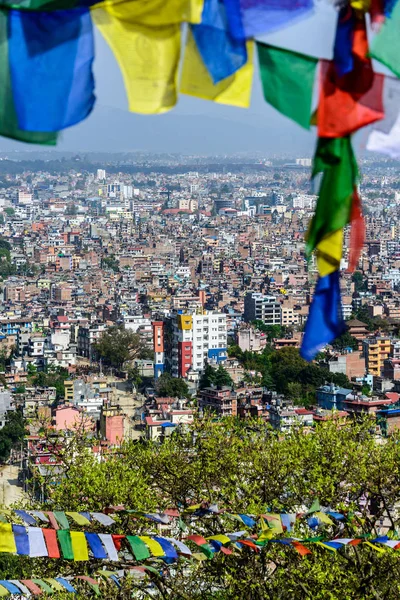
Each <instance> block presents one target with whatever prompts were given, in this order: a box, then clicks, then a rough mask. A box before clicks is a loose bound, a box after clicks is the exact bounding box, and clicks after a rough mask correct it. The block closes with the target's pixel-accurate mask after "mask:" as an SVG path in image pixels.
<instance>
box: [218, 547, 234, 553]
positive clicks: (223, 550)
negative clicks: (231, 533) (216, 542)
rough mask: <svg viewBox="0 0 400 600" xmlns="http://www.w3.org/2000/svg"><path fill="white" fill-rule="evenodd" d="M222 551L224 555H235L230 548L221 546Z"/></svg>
mask: <svg viewBox="0 0 400 600" xmlns="http://www.w3.org/2000/svg"><path fill="white" fill-rule="evenodd" d="M220 551H221V552H222V553H223V554H233V553H232V550H230V549H229V548H225V546H221V548H220Z"/></svg>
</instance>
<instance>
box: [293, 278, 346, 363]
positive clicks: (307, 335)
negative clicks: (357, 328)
mask: <svg viewBox="0 0 400 600" xmlns="http://www.w3.org/2000/svg"><path fill="white" fill-rule="evenodd" d="M345 329H346V326H345V322H344V319H343V311H342V303H341V297H340V285H339V271H334V272H333V273H331V274H330V275H326V276H325V277H320V278H319V279H318V282H317V285H316V287H315V291H314V297H313V300H312V303H311V306H310V311H309V314H308V319H307V323H306V327H305V332H304V336H303V340H302V344H301V348H300V355H301V356H302V357H303V358H304V359H305V360H308V361H310V360H313V358H314V357H315V356H316V355H317V354H318V352H319V351H320V350H322V348H324V346H326V344H329V343H331V342H332V341H333V340H334V339H336V338H337V337H338V336H339V335H341V334H342V333H344V331H345Z"/></svg>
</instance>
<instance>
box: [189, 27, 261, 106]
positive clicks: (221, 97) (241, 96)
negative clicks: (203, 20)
mask: <svg viewBox="0 0 400 600" xmlns="http://www.w3.org/2000/svg"><path fill="white" fill-rule="evenodd" d="M253 54H254V42H252V41H249V42H247V63H246V64H245V65H244V66H243V67H242V68H241V69H239V70H238V71H236V73H234V74H233V75H231V76H230V77H227V78H226V79H223V80H222V81H220V82H218V83H217V84H214V83H213V80H212V79H211V76H210V74H209V72H208V71H207V67H206V66H205V64H204V63H203V61H202V59H201V56H200V54H199V51H198V50H197V46H196V42H195V40H194V37H193V34H192V32H191V31H190V30H189V31H188V38H187V42H186V48H185V57H184V61H183V69H182V79H181V86H180V90H181V92H182V94H187V95H188V96H196V97H197V98H202V99H203V100H213V101H214V102H218V103H219V104H230V105H232V106H239V107H241V108H248V107H249V106H250V98H251V88H252V84H253V71H254V64H253Z"/></svg>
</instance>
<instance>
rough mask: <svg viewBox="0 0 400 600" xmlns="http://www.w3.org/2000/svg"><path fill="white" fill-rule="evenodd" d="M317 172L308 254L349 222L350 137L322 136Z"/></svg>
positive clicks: (353, 171) (353, 167)
mask: <svg viewBox="0 0 400 600" xmlns="http://www.w3.org/2000/svg"><path fill="white" fill-rule="evenodd" d="M318 173H323V176H322V181H321V185H320V188H319V196H318V202H317V207H316V210H315V215H314V217H313V219H312V221H311V223H310V227H309V230H308V233H307V244H306V250H307V253H308V254H310V253H311V252H312V251H313V250H314V249H315V248H316V246H317V245H318V244H319V242H320V241H321V240H322V239H323V238H324V237H325V236H327V235H328V234H329V233H332V232H334V231H337V230H338V229H341V228H342V227H344V226H345V225H347V224H348V223H349V222H350V214H351V205H352V198H353V193H354V188H355V186H356V184H357V178H358V167H357V162H356V159H355V156H354V152H353V148H352V146H351V140H350V137H344V138H319V140H318V144H317V149H316V152H315V156H314V165H313V173H312V176H313V177H315V176H316V175H317V174H318ZM316 510H319V509H316ZM314 512H315V511H314Z"/></svg>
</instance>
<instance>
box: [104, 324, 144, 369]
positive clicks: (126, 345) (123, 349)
mask: <svg viewBox="0 0 400 600" xmlns="http://www.w3.org/2000/svg"><path fill="white" fill-rule="evenodd" d="M94 351H95V352H96V354H97V356H98V357H99V358H101V359H102V360H103V362H104V364H106V365H109V366H110V367H115V368H117V369H122V367H123V366H124V364H125V363H127V362H128V361H132V360H134V359H135V358H141V357H142V355H143V354H144V353H145V352H146V346H145V344H144V343H143V342H142V340H141V337H140V335H139V334H138V333H133V331H130V330H129V329H125V328H124V327H122V326H114V327H110V328H109V329H107V330H106V331H105V332H104V333H103V334H102V335H101V337H100V338H99V340H98V341H97V342H96V343H95V344H94Z"/></svg>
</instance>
